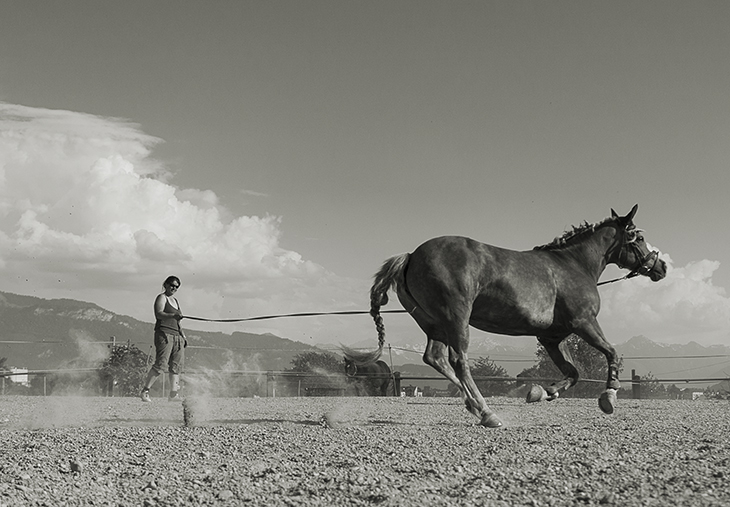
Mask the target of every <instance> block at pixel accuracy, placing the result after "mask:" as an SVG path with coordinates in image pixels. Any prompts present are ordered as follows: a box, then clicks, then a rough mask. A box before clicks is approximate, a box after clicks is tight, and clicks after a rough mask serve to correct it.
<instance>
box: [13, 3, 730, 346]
mask: <svg viewBox="0 0 730 507" xmlns="http://www.w3.org/2000/svg"><path fill="white" fill-rule="evenodd" d="M728 26H730V4H728V3H727V2H724V1H703V2H684V1H670V0H661V1H644V2H634V1H614V2H595V1H553V2H537V1H525V2H521V1H510V2H494V1H478V2H477V1H473V2H471V1H460V2H443V1H442V2H434V1H428V0H426V1H424V0H418V1H416V0H409V1H398V0H396V1H391V0H388V1H368V2H355V1H347V0H344V1H342V0H337V1H334V0H333V1H267V2H260V1H218V2H215V3H204V2H176V1H175V2H173V1H155V2H148V1H139V0H127V1H125V2H112V1H98V0H93V1H73V0H72V1H66V2H41V1H35V0H28V1H23V2H10V1H3V2H0V290H2V291H5V292H12V293H17V294H25V295H31V296H37V297H42V298H47V299H51V298H71V299H76V300H81V301H88V302H93V303H96V304H98V305H99V306H102V307H103V308H106V309H108V310H110V311H112V312H115V313H119V314H124V315H129V316H132V317H135V318H137V319H140V320H143V321H147V322H152V321H153V320H154V317H153V313H152V303H153V301H154V298H155V296H156V295H157V294H158V293H159V292H160V291H161V284H162V281H163V280H164V279H165V278H166V277H167V276H168V275H170V274H174V275H177V276H179V277H180V278H181V280H182V288H181V290H180V291H179V294H178V296H177V297H178V299H179V300H180V304H181V307H182V309H183V312H184V313H185V314H186V315H190V316H198V317H203V318H213V319H215V318H223V319H233V318H247V317H255V316H264V315H278V314H285V313H292V312H328V311H342V310H363V311H364V310H367V309H368V306H369V298H368V290H369V287H370V284H371V282H372V275H373V274H374V273H375V272H376V271H377V269H378V268H379V267H380V265H381V264H382V262H383V261H384V260H385V259H386V258H388V257H390V256H392V255H396V254H399V253H402V252H408V251H413V250H414V249H415V248H416V247H417V246H418V245H419V244H420V243H422V242H424V241H426V240H428V239H430V238H432V237H436V236H440V235H463V236H469V237H472V238H474V239H477V240H479V241H482V242H485V243H490V244H493V245H498V246H501V247H505V248H511V249H515V250H528V249H531V248H532V247H534V246H535V245H541V244H545V243H548V242H549V241H551V240H552V239H553V238H554V237H555V236H559V235H560V234H562V233H563V232H564V231H565V230H569V229H570V228H571V226H573V225H579V224H580V223H582V222H583V221H588V222H598V221H600V220H602V219H604V218H606V217H608V216H610V214H611V209H612V208H613V209H615V210H616V211H617V212H618V213H620V214H626V213H627V212H628V211H629V210H630V209H631V207H632V206H633V205H634V204H637V203H638V204H639V211H638V213H637V215H636V218H635V220H634V221H635V223H636V224H637V226H638V227H640V228H642V229H644V230H645V237H646V239H647V241H648V242H649V243H650V244H651V245H652V246H653V247H654V248H657V249H659V250H660V252H661V254H662V258H663V259H664V260H665V261H667V262H668V264H669V267H670V270H669V273H668V276H667V278H666V279H665V280H663V281H661V282H658V283H652V282H650V281H649V280H648V279H632V280H629V281H624V282H620V283H616V284H611V285H608V286H604V287H602V288H601V289H600V292H601V295H602V301H603V306H602V310H601V314H600V315H599V322H600V323H601V325H602V327H603V329H604V331H605V333H606V335H607V337H608V339H609V341H611V342H613V343H621V342H623V341H626V340H628V339H630V338H631V337H633V336H637V335H644V336H646V337H648V338H649V339H651V340H654V341H657V342H662V343H687V342H689V341H693V340H694V341H697V342H700V343H702V344H725V345H730V296H729V295H728V289H729V288H730V235H728V218H729V217H730V199H728V189H729V188H730V171H729V170H728V169H729V167H728V166H729V161H730V63H728V58H727V55H728V54H730V31H729V30H728V29H727V27H728ZM619 274H621V273H620V271H619V270H618V269H616V268H613V267H609V269H607V271H606V273H605V274H604V278H610V277H612V276H617V275H619ZM391 300H392V301H393V302H392V303H391V304H390V305H389V306H387V307H385V309H398V308H400V306H399V305H398V303H397V301H396V298H392V299H391ZM183 323H184V325H186V326H187V327H188V328H189V329H201V330H218V331H224V332H229V333H230V332H233V331H247V332H252V333H267V332H268V333H273V334H276V335H278V336H282V337H285V338H289V339H293V340H298V341H302V342H305V343H310V344H317V343H326V344H339V343H344V344H356V343H367V342H368V341H371V342H372V344H373V346H375V344H376V343H377V340H376V336H377V335H376V332H375V329H374V326H373V324H372V322H371V320H370V319H369V317H368V316H348V317H340V316H337V317H335V316H324V317H310V318H296V319H273V320H266V321H257V322H249V323H240V324H202V323H197V322H192V321H190V320H186V321H183ZM385 324H386V328H387V332H388V338H387V339H388V340H389V343H390V342H392V343H396V344H406V343H407V344H412V345H414V346H421V347H422V346H424V345H425V338H424V336H423V334H422V333H421V331H420V330H419V329H418V328H417V326H416V325H415V323H414V322H413V321H412V320H411V319H410V317H408V316H407V315H387V316H386V317H385ZM100 339H106V337H100ZM489 339H490V335H487V334H486V333H481V332H475V333H474V334H473V340H489ZM150 340H151V337H150ZM515 340H517V341H519V340H521V339H518V338H515ZM531 340H533V341H534V339H531Z"/></svg>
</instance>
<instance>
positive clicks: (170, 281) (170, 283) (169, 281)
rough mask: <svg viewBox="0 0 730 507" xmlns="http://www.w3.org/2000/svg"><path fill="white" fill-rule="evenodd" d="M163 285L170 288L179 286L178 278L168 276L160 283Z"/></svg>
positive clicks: (175, 288)
mask: <svg viewBox="0 0 730 507" xmlns="http://www.w3.org/2000/svg"><path fill="white" fill-rule="evenodd" d="M162 286H163V287H166V288H167V287H169V288H170V289H172V290H177V289H179V288H180V279H179V278H178V277H176V276H168V277H167V278H165V282H164V283H163V284H162Z"/></svg>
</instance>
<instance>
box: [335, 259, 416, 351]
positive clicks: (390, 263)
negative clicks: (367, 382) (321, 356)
mask: <svg viewBox="0 0 730 507" xmlns="http://www.w3.org/2000/svg"><path fill="white" fill-rule="evenodd" d="M409 258H410V254H407V253H405V254H401V255H396V256H395V257H391V258H390V259H388V260H387V261H385V262H384V263H383V266H382V267H381V268H380V271H378V272H377V273H376V274H375V281H374V282H373V286H372V287H371V288H370V315H371V316H372V318H373V320H374V321H375V329H377V331H378V348H377V349H375V350H374V351H372V352H357V351H355V350H352V349H350V348H348V347H345V346H342V353H343V354H344V356H345V357H346V358H347V359H348V360H350V361H353V362H354V363H355V364H359V365H362V364H372V363H374V362H375V361H377V360H378V359H379V358H380V355H381V354H382V353H383V347H384V346H385V325H384V324H383V317H382V316H381V315H380V307H381V306H385V305H387V304H388V291H389V290H390V289H391V288H392V289H395V288H397V287H398V285H402V284H404V283H405V277H404V274H405V268H406V266H407V265H408V259H409Z"/></svg>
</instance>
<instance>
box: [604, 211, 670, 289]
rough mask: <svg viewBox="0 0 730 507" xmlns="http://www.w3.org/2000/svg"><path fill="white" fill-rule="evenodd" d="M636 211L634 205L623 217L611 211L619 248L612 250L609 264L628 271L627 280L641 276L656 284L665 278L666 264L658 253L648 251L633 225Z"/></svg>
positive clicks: (639, 230) (641, 235) (638, 231)
mask: <svg viewBox="0 0 730 507" xmlns="http://www.w3.org/2000/svg"><path fill="white" fill-rule="evenodd" d="M638 209H639V205H638V204H636V205H634V207H633V208H631V211H630V212H629V214H628V215H626V216H625V217H621V216H619V215H618V214H617V213H616V212H615V211H614V210H611V215H612V218H614V219H615V220H616V223H617V225H618V232H619V234H618V236H617V240H618V242H619V245H620V247H619V248H617V249H615V250H614V252H613V253H612V255H611V258H610V259H609V262H613V263H614V264H616V265H617V266H618V267H620V268H623V269H630V270H631V273H629V274H628V277H629V278H631V277H634V276H637V275H643V276H648V277H649V278H651V280H652V281H653V282H658V281H659V280H661V279H662V278H664V277H665V276H667V263H666V262H664V261H663V260H662V259H660V258H659V252H658V251H656V250H649V246H648V245H647V244H646V241H645V240H644V236H643V234H642V233H643V232H644V231H642V230H641V229H637V228H636V226H635V225H634V222H633V219H634V215H636V210H638Z"/></svg>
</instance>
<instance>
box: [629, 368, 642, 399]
mask: <svg viewBox="0 0 730 507" xmlns="http://www.w3.org/2000/svg"><path fill="white" fill-rule="evenodd" d="M631 394H632V396H633V398H634V399H635V400H640V399H641V376H639V375H637V374H636V370H631Z"/></svg>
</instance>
